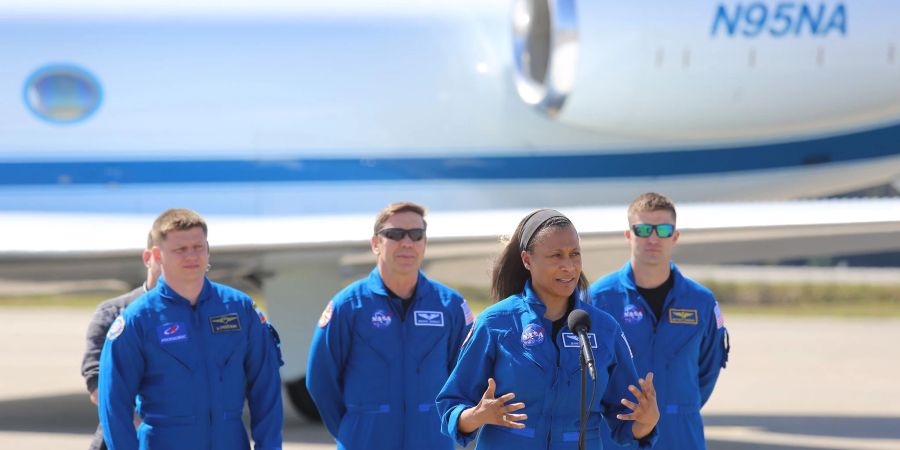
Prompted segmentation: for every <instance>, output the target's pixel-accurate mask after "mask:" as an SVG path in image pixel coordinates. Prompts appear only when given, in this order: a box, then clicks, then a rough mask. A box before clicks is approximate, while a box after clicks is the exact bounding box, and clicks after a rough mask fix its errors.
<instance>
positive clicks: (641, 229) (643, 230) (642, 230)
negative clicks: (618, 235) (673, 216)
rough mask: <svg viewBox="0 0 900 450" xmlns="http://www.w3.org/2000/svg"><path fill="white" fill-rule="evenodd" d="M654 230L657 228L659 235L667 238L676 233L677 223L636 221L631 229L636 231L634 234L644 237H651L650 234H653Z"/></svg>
mask: <svg viewBox="0 0 900 450" xmlns="http://www.w3.org/2000/svg"><path fill="white" fill-rule="evenodd" d="M653 230H656V235H657V236H659V237H661V238H663V239H666V238H670V237H672V235H673V234H675V225H673V224H671V223H661V224H659V225H650V224H647V223H636V224H634V225H632V226H631V231H633V232H634V235H635V236H637V237H642V238H645V237H650V235H651V234H653Z"/></svg>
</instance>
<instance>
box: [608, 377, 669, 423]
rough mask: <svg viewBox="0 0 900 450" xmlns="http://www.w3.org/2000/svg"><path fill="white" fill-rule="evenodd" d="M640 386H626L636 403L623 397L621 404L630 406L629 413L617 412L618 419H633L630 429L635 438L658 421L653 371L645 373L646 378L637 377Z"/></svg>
mask: <svg viewBox="0 0 900 450" xmlns="http://www.w3.org/2000/svg"><path fill="white" fill-rule="evenodd" d="M638 383H639V384H640V385H641V388H640V389H638V388H636V387H634V385H630V386H628V390H629V391H631V393H632V394H634V397H635V398H636V399H637V403H634V402H632V401H629V400H628V399H625V398H623V399H622V404H623V405H625V406H627V407H628V408H631V413H630V414H618V415H616V418H617V419H619V420H633V421H634V424H632V426H631V430H632V432H633V433H634V437H635V438H636V439H641V438H643V437H644V436H646V435H648V434H650V432H651V431H653V427H655V426H656V422H658V421H659V407H658V406H657V405H656V389H655V388H654V387H653V372H648V373H647V379H646V380H645V379H643V378H641V379H639V380H638Z"/></svg>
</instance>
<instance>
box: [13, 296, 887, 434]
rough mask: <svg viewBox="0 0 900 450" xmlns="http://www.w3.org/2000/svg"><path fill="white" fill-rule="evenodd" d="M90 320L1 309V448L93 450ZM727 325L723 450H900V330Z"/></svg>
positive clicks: (714, 417)
mask: <svg viewBox="0 0 900 450" xmlns="http://www.w3.org/2000/svg"><path fill="white" fill-rule="evenodd" d="M725 312H726V315H727V309H726V311H725ZM90 314H91V311H89V310H84V309H71V310H69V309H47V308H33V309H28V308H15V309H14V308H4V309H0V316H2V317H3V319H4V320H3V323H4V326H3V327H0V355H2V358H0V373H2V376H0V448H4V449H6V448H10V449H12V448H14V449H17V450H47V449H54V450H83V449H85V448H87V444H88V441H89V439H90V434H91V433H92V432H93V429H94V427H95V426H96V412H95V410H94V408H93V406H92V405H91V404H90V402H89V401H88V398H87V393H86V392H85V390H84V386H83V383H82V381H81V377H80V373H79V370H80V363H81V355H82V350H83V346H84V331H85V328H86V326H87V323H88V320H89V318H90ZM274 319H275V323H276V324H277V323H278V319H277V318H274ZM727 319H728V326H729V330H730V331H731V334H732V354H731V359H730V362H729V365H728V368H727V369H726V370H725V371H723V373H722V378H721V379H720V381H719V385H718V387H717V389H716V392H715V393H714V394H713V398H712V400H711V401H710V403H709V404H708V405H707V406H706V408H705V409H704V417H705V420H706V424H707V438H708V440H709V448H710V449H711V450H759V449H772V450H798V449H799V450H804V449H807V450H808V449H847V450H851V449H860V450H867V449H872V450H897V449H900V383H898V382H897V375H898V374H900V370H898V369H900V320H896V319H893V320H882V319H834V318H790V317H787V318H771V317H727ZM286 357H290V355H286ZM286 417H287V419H286V425H285V446H284V448H285V449H286V450H299V449H328V448H332V449H333V448H334V444H333V443H332V440H331V439H330V437H329V436H328V434H327V432H325V431H324V429H323V428H322V427H321V426H319V425H315V424H309V423H306V422H304V421H303V420H301V419H299V418H298V417H296V416H295V415H294V414H293V413H291V412H289V414H287V416H286Z"/></svg>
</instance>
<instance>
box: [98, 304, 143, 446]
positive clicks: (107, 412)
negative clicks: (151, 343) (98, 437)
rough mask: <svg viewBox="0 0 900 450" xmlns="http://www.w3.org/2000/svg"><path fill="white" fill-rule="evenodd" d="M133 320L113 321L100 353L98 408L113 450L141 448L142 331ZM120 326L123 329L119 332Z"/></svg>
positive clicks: (119, 318) (101, 422)
mask: <svg viewBox="0 0 900 450" xmlns="http://www.w3.org/2000/svg"><path fill="white" fill-rule="evenodd" d="M133 319H134V318H133V317H132V318H129V319H126V318H125V317H124V316H121V315H120V316H119V317H118V318H117V319H116V320H115V321H113V325H112V326H111V327H110V331H109V332H108V333H107V338H106V342H105V343H104V344H103V351H102V352H100V378H99V380H98V387H97V389H98V391H97V392H98V394H99V402H98V403H99V405H98V409H99V412H100V424H101V425H102V426H103V430H104V433H105V440H106V445H107V447H108V448H109V449H110V450H138V440H137V433H136V432H135V430H134V400H135V397H136V396H137V393H138V389H139V387H140V383H141V378H142V377H143V373H144V357H143V350H142V347H141V330H140V329H139V326H137V325H136V322H137V321H136V320H133ZM117 322H118V323H117ZM117 326H123V327H124V329H123V330H121V331H117V329H116V327H117Z"/></svg>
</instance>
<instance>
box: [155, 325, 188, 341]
mask: <svg viewBox="0 0 900 450" xmlns="http://www.w3.org/2000/svg"><path fill="white" fill-rule="evenodd" d="M156 335H157V336H159V343H160V344H171V343H172V342H178V341H186V340H187V338H188V335H187V327H186V326H184V322H169V323H164V324H162V325H160V326H158V327H156Z"/></svg>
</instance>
